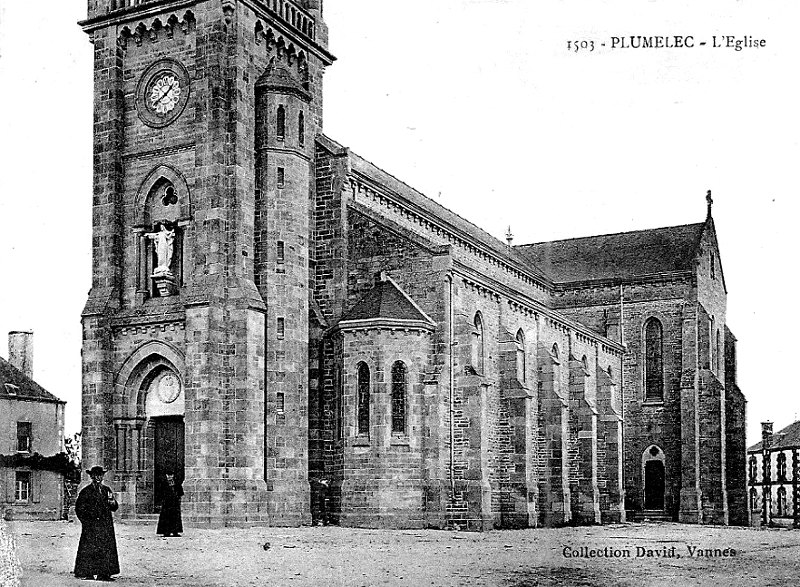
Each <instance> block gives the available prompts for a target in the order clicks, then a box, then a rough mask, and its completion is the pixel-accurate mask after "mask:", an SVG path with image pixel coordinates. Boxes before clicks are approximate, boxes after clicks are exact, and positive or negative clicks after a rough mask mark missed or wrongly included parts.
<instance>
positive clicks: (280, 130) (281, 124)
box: [275, 104, 286, 141]
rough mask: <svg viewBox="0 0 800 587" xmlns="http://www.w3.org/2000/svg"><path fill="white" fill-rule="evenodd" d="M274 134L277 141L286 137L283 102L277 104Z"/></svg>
mask: <svg viewBox="0 0 800 587" xmlns="http://www.w3.org/2000/svg"><path fill="white" fill-rule="evenodd" d="M276 131H277V132H276V133H275V134H276V135H277V137H278V140H279V141H282V140H283V139H285V138H286V108H284V106H283V104H281V105H279V106H278V117H277V123H276Z"/></svg>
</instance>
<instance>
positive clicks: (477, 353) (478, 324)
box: [472, 312, 484, 374]
mask: <svg viewBox="0 0 800 587" xmlns="http://www.w3.org/2000/svg"><path fill="white" fill-rule="evenodd" d="M474 324H475V330H473V331H472V366H473V367H474V368H475V370H476V371H477V372H478V373H479V374H483V366H484V365H483V355H484V348H483V320H482V319H481V313H480V312H478V313H477V314H475V321H474Z"/></svg>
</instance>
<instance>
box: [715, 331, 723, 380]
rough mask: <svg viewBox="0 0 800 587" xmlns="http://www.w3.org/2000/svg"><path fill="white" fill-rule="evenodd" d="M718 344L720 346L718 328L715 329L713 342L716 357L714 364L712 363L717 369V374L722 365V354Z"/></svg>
mask: <svg viewBox="0 0 800 587" xmlns="http://www.w3.org/2000/svg"><path fill="white" fill-rule="evenodd" d="M719 346H720V341H719V329H717V334H716V341H715V342H714V354H715V356H716V358H717V360H716V365H714V368H715V369H716V371H717V375H719V374H720V372H721V371H722V369H721V367H722V354H721V353H720V348H719Z"/></svg>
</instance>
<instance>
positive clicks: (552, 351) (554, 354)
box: [550, 343, 558, 359]
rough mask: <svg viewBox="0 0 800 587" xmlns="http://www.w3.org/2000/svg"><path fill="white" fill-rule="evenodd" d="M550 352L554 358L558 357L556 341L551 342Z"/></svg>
mask: <svg viewBox="0 0 800 587" xmlns="http://www.w3.org/2000/svg"><path fill="white" fill-rule="evenodd" d="M550 354H551V355H552V356H553V358H554V359H558V345H557V344H556V343H553V348H552V349H550Z"/></svg>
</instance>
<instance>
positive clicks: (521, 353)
mask: <svg viewBox="0 0 800 587" xmlns="http://www.w3.org/2000/svg"><path fill="white" fill-rule="evenodd" d="M515 343H516V348H517V380H518V381H519V382H520V383H525V372H526V365H525V333H524V332H522V329H521V328H520V329H519V330H518V331H517V338H516V341H515Z"/></svg>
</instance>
